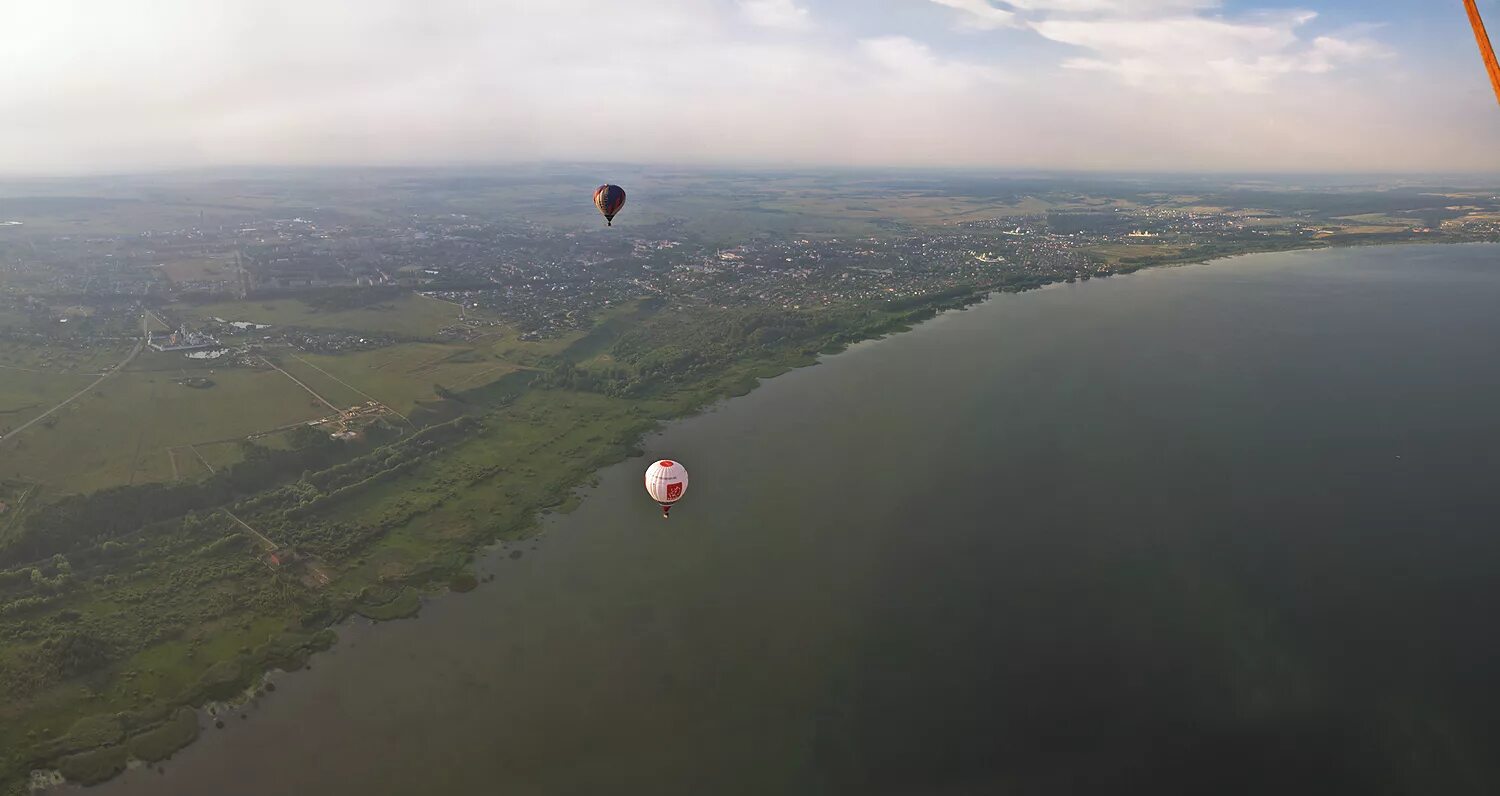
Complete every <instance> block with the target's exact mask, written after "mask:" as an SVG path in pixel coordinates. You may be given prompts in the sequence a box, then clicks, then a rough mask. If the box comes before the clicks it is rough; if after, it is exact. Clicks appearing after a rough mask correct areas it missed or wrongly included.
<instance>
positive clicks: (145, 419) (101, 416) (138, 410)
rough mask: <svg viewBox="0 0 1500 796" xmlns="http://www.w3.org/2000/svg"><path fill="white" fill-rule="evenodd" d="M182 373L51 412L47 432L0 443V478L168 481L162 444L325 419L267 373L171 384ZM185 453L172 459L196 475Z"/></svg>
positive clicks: (65, 482) (36, 430)
mask: <svg viewBox="0 0 1500 796" xmlns="http://www.w3.org/2000/svg"><path fill="white" fill-rule="evenodd" d="M186 373H188V371H186V370H181V371H165V370H156V371H143V370H129V371H127V372H125V373H122V374H119V375H117V376H115V377H113V378H111V379H109V380H108V381H106V382H104V383H103V384H101V385H99V387H98V389H96V390H95V391H93V392H92V393H90V394H89V395H86V396H84V397H83V398H80V399H79V400H78V401H76V402H75V403H73V404H71V405H69V406H68V407H67V408H65V409H63V410H62V411H60V412H58V413H57V414H55V415H53V417H55V418H56V419H57V422H56V423H55V424H50V427H49V424H39V425H37V426H33V427H32V428H31V429H28V430H27V431H26V432H25V433H24V434H22V435H20V436H19V437H16V438H15V439H11V440H6V441H5V442H3V443H0V455H3V457H4V458H3V461H4V464H3V465H0V477H5V478H11V477H17V476H20V477H25V478H30V479H35V480H38V481H42V482H44V483H46V484H48V485H49V487H52V488H54V489H59V490H64V491H69V492H86V491H91V490H93V489H98V488H101V487H105V486H113V485H116V484H128V483H141V482H145V481H167V480H171V479H172V478H173V455H172V454H169V453H168V449H169V448H176V447H179V446H185V445H193V444H203V443H210V442H215V441H219V440H226V439H241V438H244V437H246V436H248V435H250V434H253V433H257V432H262V431H267V430H270V429H273V428H276V427H279V426H285V425H288V424H293V423H297V422H300V421H305V420H309V419H312V418H316V417H322V416H325V415H327V414H329V412H328V410H327V408H326V407H324V406H322V405H321V404H318V403H317V402H316V401H314V400H313V399H312V398H311V396H309V395H308V394H307V393H306V392H305V391H303V390H302V388H300V387H298V386H297V385H296V384H294V383H292V381H291V380H290V379H288V378H287V377H286V376H283V375H282V374H280V373H277V372H276V371H274V370H250V369H245V368H217V369H214V370H212V371H211V372H209V371H207V370H203V371H199V370H194V371H191V373H192V375H194V376H201V377H203V378H208V379H211V380H212V381H213V382H214V386H213V387H211V388H208V389H195V388H192V387H187V386H184V385H182V384H179V383H178V380H179V379H180V378H181V377H182V376H183V375H185V374H186ZM75 389H77V388H75ZM49 421H50V418H49ZM185 453H186V454H187V455H181V454H178V455H176V461H177V465H178V468H179V472H178V475H179V476H182V475H183V474H184V470H185V472H186V475H188V476H196V475H200V474H202V472H204V471H202V470H201V469H200V468H201V464H196V463H195V460H196V456H192V455H191V452H190V451H188V452H185ZM220 462H221V463H224V460H223V459H222V458H221V459H220Z"/></svg>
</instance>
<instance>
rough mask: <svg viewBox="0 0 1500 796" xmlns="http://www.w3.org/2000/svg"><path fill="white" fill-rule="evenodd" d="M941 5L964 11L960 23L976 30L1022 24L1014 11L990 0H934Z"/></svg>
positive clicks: (933, 0)
mask: <svg viewBox="0 0 1500 796" xmlns="http://www.w3.org/2000/svg"><path fill="white" fill-rule="evenodd" d="M932 2H934V3H937V4H938V5H940V6H947V7H949V8H953V9H957V10H958V11H961V12H963V13H962V17H961V22H960V24H961V25H963V26H964V27H966V28H972V29H974V30H996V29H999V28H1011V27H1016V26H1017V25H1019V24H1020V20H1019V19H1017V18H1016V15H1015V14H1014V13H1013V12H1010V11H1006V10H1004V9H1000V8H996V7H994V6H993V5H990V2H989V0H932Z"/></svg>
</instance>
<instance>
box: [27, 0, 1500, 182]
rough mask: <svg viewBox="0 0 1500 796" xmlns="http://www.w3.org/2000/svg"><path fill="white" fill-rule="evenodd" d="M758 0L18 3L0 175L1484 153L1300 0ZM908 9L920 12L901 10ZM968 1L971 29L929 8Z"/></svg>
mask: <svg viewBox="0 0 1500 796" xmlns="http://www.w3.org/2000/svg"><path fill="white" fill-rule="evenodd" d="M898 1H899V3H900V6H901V11H900V12H899V13H893V12H891V11H890V9H892V8H894V7H896V4H897V3H898ZM1310 1H1311V0H1310ZM127 5H128V7H127ZM773 5H774V6H775V7H779V8H780V9H781V10H782V11H785V10H786V8H787V7H790V8H792V9H794V10H798V11H800V10H802V6H807V7H809V8H812V9H813V11H812V12H811V13H809V14H807V15H804V14H800V13H799V14H795V15H793V16H791V17H788V16H785V15H782V16H772V17H768V19H780V20H782V21H783V23H785V22H786V20H789V19H791V20H800V22H797V21H793V22H792V23H791V24H793V25H794V26H795V25H801V26H803V27H801V28H800V29H801V31H803V33H802V35H781V34H780V32H781V31H788V30H796V29H797V28H791V29H789V28H787V27H786V26H785V24H783V25H781V26H780V27H770V28H767V27H763V26H761V25H752V24H750V19H749V17H747V16H746V15H747V14H751V13H753V12H752V11H750V10H749V9H748V8H747V6H746V5H744V4H741V3H740V2H731V1H730V0H716V1H715V2H705V0H631V2H620V0H547V2H540V1H539V0H485V1H484V2H476V0H424V1H423V2H422V3H420V4H414V3H411V2H410V0H319V2H316V3H307V2H306V0H154V2H153V3H151V4H150V5H149V6H148V7H142V6H140V5H138V4H122V3H101V2H98V0H49V2H46V3H23V4H19V5H17V7H16V9H15V11H14V12H13V13H12V15H11V17H9V18H8V20H7V21H10V22H12V23H13V24H12V25H11V26H10V27H9V28H7V33H8V34H9V32H10V31H11V30H24V31H25V35H24V36H23V35H14V36H10V37H9V38H8V39H7V42H6V45H7V46H5V47H0V75H4V79H3V80H0V119H4V120H5V124H3V125H0V173H4V172H15V171H29V172H30V171H54V172H55V171H98V170H140V169H151V168H159V167H177V166H196V165H213V164H263V163H265V164H299V163H307V164H379V163H392V164H421V163H454V162H507V161H518V160H538V159H559V160H587V161H607V160H618V161H637V162H657V163H663V162H667V163H682V164H691V163H750V162H753V163H772V164H799V163H800V164H837V165H850V166H871V165H943V166H970V165H983V166H1003V167H1061V168H1079V169H1084V168H1111V169H1120V168H1171V169H1184V168H1268V169H1269V168H1277V169H1298V168H1317V169H1324V170H1338V169H1350V168H1358V167H1360V166H1361V165H1362V164H1363V166H1364V167H1367V168H1377V167H1378V168H1384V169H1397V168H1417V167H1423V166H1432V167H1437V166H1439V165H1441V166H1442V167H1445V168H1453V169H1470V170H1477V169H1481V168H1490V169H1500V151H1497V149H1496V148H1495V147H1493V146H1492V142H1493V141H1494V140H1495V138H1496V136H1497V135H1500V129H1497V127H1496V125H1497V124H1500V116H1496V115H1495V114H1494V113H1493V109H1492V108H1491V107H1489V106H1488V105H1485V104H1482V103H1480V102H1477V101H1476V102H1470V100H1476V99H1484V98H1483V97H1476V96H1475V95H1474V94H1472V93H1471V94H1462V95H1461V96H1458V95H1457V92H1459V91H1460V90H1459V89H1450V88H1449V86H1451V85H1452V83H1453V81H1451V80H1447V81H1445V80H1436V79H1430V78H1429V76H1428V75H1427V74H1425V73H1420V72H1412V73H1411V74H1410V75H1409V76H1408V77H1406V78H1403V77H1402V73H1401V71H1400V70H1398V69H1395V68H1394V67H1382V71H1378V72H1376V71H1374V70H1373V69H1372V70H1371V71H1369V72H1360V73H1359V74H1358V75H1357V77H1358V78H1359V79H1358V80H1357V81H1356V80H1347V79H1345V77H1344V76H1345V75H1347V74H1351V73H1353V70H1350V69H1348V65H1350V64H1362V63H1368V62H1370V61H1371V59H1373V58H1375V57H1377V56H1378V55H1379V54H1380V53H1381V52H1383V50H1382V48H1381V47H1380V46H1379V45H1377V44H1376V43H1374V42H1372V41H1370V40H1369V38H1368V37H1369V35H1370V34H1369V32H1368V31H1367V30H1354V31H1349V30H1346V31H1343V32H1339V31H1330V30H1326V29H1324V28H1321V27H1319V23H1320V22H1321V20H1318V19H1315V18H1312V17H1309V16H1307V15H1306V14H1302V15H1295V14H1291V13H1289V12H1274V13H1271V12H1266V13H1258V14H1257V13H1245V14H1238V15H1230V16H1226V15H1222V14H1220V13H1219V11H1218V10H1217V8H1216V6H1214V5H1212V4H1209V3H1205V2H1192V1H1191V0H1119V1H1118V2H1110V3H1105V2H1103V0H1024V1H1018V2H1011V3H1004V4H1002V3H1000V2H998V0H997V1H996V2H992V3H974V2H968V0H951V2H945V3H944V4H943V7H940V6H938V5H935V4H933V3H921V2H915V0H889V4H884V3H879V2H876V1H875V0H820V2H819V3H818V4H817V5H814V4H813V3H811V2H808V1H807V0H799V1H798V2H796V3H795V4H792V3H785V4H783V3H776V4H773ZM963 6H972V7H974V8H978V9H979V10H980V11H981V12H984V10H985V9H988V10H989V11H991V12H1003V13H980V14H974V13H972V12H971V11H966V10H963V8H962V7H963ZM882 9H884V10H882ZM813 14H816V18H815V19H813V18H812V16H813ZM923 14H927V15H928V19H929V21H931V22H933V23H935V24H933V25H931V26H930V27H927V28H922V27H920V26H918V25H912V24H908V23H910V22H911V21H912V20H919V19H920V18H921V16H922V15H923ZM964 16H968V17H976V18H978V19H979V20H980V23H981V25H991V26H992V27H989V28H986V29H980V28H978V27H971V28H970V29H969V30H967V31H966V32H964V33H963V34H957V33H954V32H952V31H951V30H949V28H950V27H951V25H945V24H943V23H944V22H948V23H953V22H957V21H958V20H959V19H961V18H962V17H964ZM1002 21H1003V24H1002ZM1459 22H1460V24H1461V22H1462V18H1461V17H1460V18H1459ZM814 23H816V24H814ZM991 44H993V46H990V45H991ZM1389 63H1394V64H1396V65H1404V64H1407V63H1409V59H1402V60H1401V61H1399V62H1398V61H1396V60H1395V59H1392V60H1391V62H1389ZM1377 66H1378V65H1377ZM1063 67H1068V68H1063ZM1403 68H1405V67H1404V66H1403ZM1413 68H1415V67H1413ZM1021 76H1024V77H1025V79H1024V80H1022V79H1019V78H1020V77H1021ZM1121 86H1127V87H1128V86H1141V87H1142V88H1143V89H1144V90H1130V91H1122V90H1121ZM1282 87H1285V88H1286V89H1287V90H1280V89H1281V88H1282ZM1467 90H1468V89H1463V91H1467ZM1486 101H1487V100H1486Z"/></svg>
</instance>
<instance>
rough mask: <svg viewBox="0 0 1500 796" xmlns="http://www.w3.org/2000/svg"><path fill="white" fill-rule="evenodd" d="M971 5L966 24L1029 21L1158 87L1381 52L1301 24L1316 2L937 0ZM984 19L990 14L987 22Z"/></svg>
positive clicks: (1240, 89) (1078, 62)
mask: <svg viewBox="0 0 1500 796" xmlns="http://www.w3.org/2000/svg"><path fill="white" fill-rule="evenodd" d="M931 2H933V3H937V4H938V5H942V6H947V7H949V8H954V9H957V10H959V11H961V12H963V20H962V24H963V25H964V26H966V27H981V26H984V27H990V28H1000V27H1010V28H1025V29H1029V30H1031V31H1033V32H1035V33H1036V34H1038V35H1040V36H1041V37H1043V38H1044V39H1047V40H1050V41H1052V42H1056V43H1058V44H1063V45H1069V46H1071V47H1074V48H1077V49H1081V50H1086V51H1088V54H1086V55H1073V56H1070V57H1066V58H1065V59H1064V60H1063V61H1062V66H1063V67H1064V68H1066V69H1072V70H1078V71H1085V72H1098V73H1104V74H1108V75H1112V76H1114V77H1115V78H1117V79H1118V80H1119V81H1120V82H1121V83H1123V84H1124V85H1126V86H1129V87H1132V88H1139V89H1148V90H1155V91H1167V92H1176V91H1189V92H1215V91H1229V92H1236V93H1265V92H1268V91H1271V90H1273V89H1274V87H1275V85H1276V82H1277V80H1278V79H1279V78H1281V77H1283V76H1286V75H1293V74H1323V73H1326V72H1331V71H1333V70H1334V69H1336V68H1338V67H1340V66H1343V65H1346V64H1351V63H1356V62H1359V61H1364V60H1367V59H1370V58H1373V57H1377V56H1379V55H1381V54H1383V52H1384V49H1383V48H1382V47H1380V46H1379V45H1378V44H1376V43H1375V42H1373V41H1371V40H1369V39H1364V38H1341V37H1338V36H1333V35H1323V36H1318V37H1316V38H1313V39H1312V40H1310V41H1309V40H1307V39H1306V38H1304V37H1303V36H1301V35H1300V31H1301V30H1302V29H1303V28H1304V27H1305V26H1306V25H1308V24H1309V23H1311V22H1313V21H1314V20H1315V19H1317V16H1318V15H1317V14H1316V13H1315V12H1312V11H1301V10H1291V11H1262V12H1259V13H1253V14H1250V15H1248V16H1245V17H1241V18H1228V17H1225V16H1223V15H1221V14H1218V13H1216V12H1217V11H1218V9H1219V8H1220V3H1219V1H1218V0H1007V1H1006V2H1003V3H1002V4H1003V5H1004V6H1006V7H1007V8H1008V9H1010V10H1006V9H1002V8H997V7H996V6H994V5H992V4H991V3H990V2H989V0H931ZM986 20H988V21H989V24H986V22H985V21H986Z"/></svg>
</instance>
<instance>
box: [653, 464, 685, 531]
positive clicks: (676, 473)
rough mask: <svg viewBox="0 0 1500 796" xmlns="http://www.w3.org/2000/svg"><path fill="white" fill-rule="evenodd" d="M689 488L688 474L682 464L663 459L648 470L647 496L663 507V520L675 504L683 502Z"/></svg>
mask: <svg viewBox="0 0 1500 796" xmlns="http://www.w3.org/2000/svg"><path fill="white" fill-rule="evenodd" d="M687 487H688V472H687V468H686V467H683V466H682V462H674V461H672V460H671V459H662V460H661V461H659V462H657V463H655V464H653V465H651V466H650V467H647V468H646V494H648V495H650V496H651V499H652V500H654V501H656V502H657V504H658V505H660V506H661V516H662V517H663V518H665V517H666V516H667V515H668V514H669V513H670V512H671V511H672V504H673V503H676V502H677V501H679V500H682V496H683V495H684V494H686V493H687Z"/></svg>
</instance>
